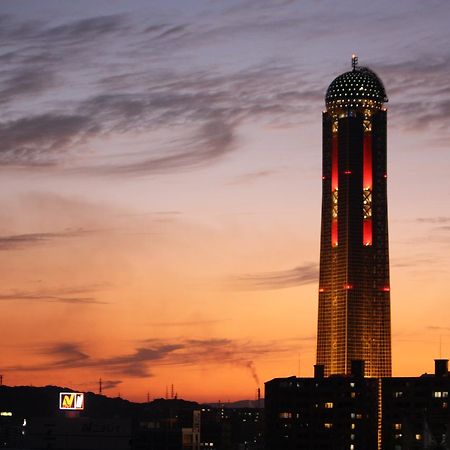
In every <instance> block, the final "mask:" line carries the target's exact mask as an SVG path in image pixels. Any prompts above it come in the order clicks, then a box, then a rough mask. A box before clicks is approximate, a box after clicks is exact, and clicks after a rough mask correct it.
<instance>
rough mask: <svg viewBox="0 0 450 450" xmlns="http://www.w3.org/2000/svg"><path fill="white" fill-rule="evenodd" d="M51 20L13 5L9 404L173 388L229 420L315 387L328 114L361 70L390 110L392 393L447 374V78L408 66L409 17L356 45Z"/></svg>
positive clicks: (0, 91) (419, 62)
mask: <svg viewBox="0 0 450 450" xmlns="http://www.w3.org/2000/svg"><path fill="white" fill-rule="evenodd" d="M43 3H44V4H45V5H46V8H44V10H45V11H46V12H45V11H44V12H42V11H38V10H33V9H31V10H28V11H26V12H25V11H23V10H21V9H20V8H19V7H18V6H17V4H18V3H17V2H9V1H6V2H4V4H2V7H3V8H4V9H5V13H9V14H11V16H10V18H9V20H8V27H6V28H5V36H6V37H5V40H6V41H5V42H6V45H7V46H8V48H9V50H10V53H11V55H10V56H8V58H6V57H5V61H7V63H5V64H7V66H5V67H7V69H6V68H5V69H4V72H2V74H1V77H0V99H1V100H2V102H3V104H4V108H3V117H2V119H1V123H0V138H1V139H0V140H1V142H2V144H0V170H1V178H0V206H1V209H0V219H1V220H0V270H1V273H2V288H1V291H0V306H1V311H2V314H1V316H2V325H1V327H0V342H1V352H0V355H1V356H0V358H1V359H0V373H2V374H3V376H4V383H5V384H7V385H21V384H25V385H28V384H33V385H46V384H55V385H60V386H67V387H72V388H75V389H80V390H93V391H96V390H97V383H98V379H99V378H100V377H101V378H102V379H103V383H104V387H105V391H104V392H105V393H106V394H107V395H111V396H114V395H117V394H118V393H120V395H121V396H123V397H125V398H128V399H132V400H136V401H145V399H146V398H147V393H149V395H150V397H151V398H154V397H161V396H164V394H165V391H166V386H169V387H170V385H171V384H174V386H175V391H176V392H178V395H179V396H180V397H183V398H186V399H192V400H199V401H217V400H219V399H220V400H236V399H243V398H254V397H255V392H256V388H257V386H258V385H260V386H261V387H262V385H263V383H264V381H267V380H269V379H271V378H273V377H282V376H289V375H294V374H295V375H298V374H299V373H300V375H302V376H310V375H312V366H313V364H314V359H315V335H316V318H317V288H318V286H317V276H318V260H319V230H320V198H321V192H320V189H321V172H320V171H321V110H322V108H323V96H324V94H325V90H326V87H327V85H328V84H329V83H330V82H331V81H332V79H333V78H334V77H335V76H337V75H339V74H340V73H342V72H343V71H345V70H348V69H349V58H350V55H351V53H352V52H353V51H357V52H358V53H359V55H360V62H361V63H362V64H364V65H365V64H367V65H368V66H370V67H371V68H373V69H374V70H375V71H376V72H377V73H378V75H379V76H380V78H381V79H382V80H383V81H384V83H385V86H386V90H387V93H388V96H389V99H390V102H389V104H388V107H389V110H388V123H389V142H388V155H389V184H388V189H389V191H388V202H389V234H390V256H391V301H392V324H393V325H392V327H393V328H392V340H393V368H394V375H419V374H421V373H423V372H425V371H428V372H431V371H432V370H433V358H435V357H439V356H442V357H446V356H448V354H449V345H450V336H449V335H450V323H449V321H448V317H447V314H446V311H447V308H448V306H447V305H448V295H447V291H448V287H447V286H448V274H449V269H450V257H449V254H450V252H449V244H450V240H449V230H450V227H449V224H450V217H449V214H448V208H447V204H448V202H447V200H446V193H447V192H448V191H449V181H448V173H449V169H450V167H449V165H450V164H449V158H448V151H447V150H448V148H447V147H448V144H447V143H448V139H447V138H448V128H447V126H446V124H447V122H446V121H448V115H449V112H448V102H449V97H448V87H449V86H450V80H449V76H448V73H450V72H449V70H448V69H449V67H448V65H449V64H450V63H449V61H450V57H449V55H448V53H443V52H444V51H445V52H447V50H438V49H434V50H433V52H434V53H433V52H431V50H429V49H427V47H426V45H425V44H423V46H422V47H421V46H415V47H414V48H412V47H411V45H410V42H409V40H408V38H407V36H406V33H400V31H401V30H402V29H403V30H404V28H402V27H404V26H405V25H404V20H403V17H404V16H405V14H406V10H405V9H404V6H402V5H398V6H396V8H398V11H397V10H396V11H392V14H393V15H392V16H389V17H387V16H386V17H384V19H386V20H387V19H390V22H389V24H390V26H389V28H386V29H385V30H384V31H385V35H384V36H383V38H382V39H381V41H380V40H378V41H377V40H374V39H373V38H374V35H371V33H374V31H370V29H368V28H367V24H369V23H372V22H371V21H373V20H376V21H378V20H380V17H383V16H382V15H383V14H386V13H385V10H383V8H382V5H381V4H380V5H381V6H377V7H375V6H373V7H370V8H368V10H367V11H366V12H367V17H365V18H364V19H361V20H360V21H359V22H357V23H356V24H355V22H354V21H352V17H353V19H354V18H356V16H357V11H356V10H355V9H352V8H350V9H349V10H345V8H344V11H342V12H336V11H334V12H333V14H332V13H330V11H329V10H327V5H328V8H330V5H331V3H330V2H323V3H324V4H325V5H323V4H320V5H318V4H317V5H316V4H315V3H314V2H307V3H305V6H304V9H301V8H299V7H298V5H297V4H296V2H269V1H268V2H263V3H262V4H258V7H256V5H255V4H253V2H249V3H246V4H245V5H244V4H243V2H239V1H236V2H232V3H233V7H230V8H225V7H221V6H217V5H210V4H208V3H207V2H205V3H202V2H198V4H197V6H195V7H194V6H192V7H193V8H194V10H193V11H191V12H188V11H187V9H186V10H185V9H184V7H183V5H181V3H179V2H177V1H173V2H170V4H171V5H170V8H169V7H167V8H166V6H164V5H163V4H162V3H161V5H159V7H158V8H156V9H155V10H152V7H150V6H148V5H147V6H146V8H147V9H145V8H144V9H145V14H144V15H145V17H147V18H148V21H147V22H145V21H142V20H141V19H140V17H139V14H137V13H136V8H137V6H138V3H139V2H130V3H129V4H130V5H133V6H130V7H129V8H130V9H129V10H126V11H123V10H121V9H120V8H125V9H126V6H124V5H122V6H120V5H114V6H109V5H111V4H106V3H103V2H100V1H99V2H91V3H92V5H94V6H92V5H91V6H89V7H86V9H85V10H83V11H81V10H80V9H77V7H75V6H71V7H69V6H65V7H62V6H61V5H60V4H59V5H58V4H57V3H54V2H50V1H49V2H43ZM126 3H128V2H126ZM382 3H383V2H382ZM437 3H439V2H437ZM66 5H67V4H66ZM86 5H87V4H86ZM348 7H349V6H348V5H347V7H346V8H348ZM195 8H198V10H196V9H195ZM440 8H441V10H439V8H438V9H437V10H436V11H431V10H426V11H423V14H422V15H419V16H420V17H421V20H422V22H421V23H415V26H416V30H417V33H418V35H423V36H425V34H426V33H429V35H428V37H426V36H425V37H424V39H425V41H426V39H431V37H432V38H433V39H434V40H435V41H436V42H440V41H441V40H442V41H445V39H446V35H445V33H447V32H446V31H443V30H446V29H447V28H446V27H442V26H439V24H441V21H442V20H444V17H445V14H447V15H448V13H449V9H448V6H447V5H441V6H440ZM50 12H51V13H52V14H49V13H50ZM394 12H395V13H396V14H394ZM44 13H45V14H47V15H44ZM349 15H350V17H348V16H349ZM352 15H353V16H352ZM380 15H381V16H380ZM49 17H53V18H52V19H50V18H49ZM318 17H320V18H321V19H320V20H319V19H318ZM338 20H340V21H341V22H340V23H342V24H344V25H345V24H347V25H349V24H350V23H351V24H352V26H353V28H352V30H353V31H354V32H355V30H356V31H358V30H359V32H360V35H361V36H362V38H361V39H360V40H359V41H358V44H357V45H356V47H357V48H355V38H354V32H350V31H349V32H343V33H342V36H341V38H342V39H341V40H337V41H336V42H334V44H333V45H335V48H334V51H333V52H331V50H330V49H329V48H328V44H327V42H328V43H329V42H330V41H327V42H325V41H324V33H325V37H326V31H324V29H326V28H327V27H324V24H326V23H329V24H334V23H335V22H336V21H338ZM304 21H305V22H306V23H314V24H316V25H317V29H316V28H314V27H312V26H311V27H310V28H309V26H306V25H305V26H303V27H299V26H298V24H299V23H304ZM393 23H394V25H393ZM23 24H27V25H28V28H26V29H25V28H23V27H22V28H20V27H21V25H23ZM149 24H150V25H152V26H154V27H155V28H154V29H150V28H148V27H150V25H149ZM395 24H396V25H395ZM430 24H435V26H434V27H431V28H430ZM144 25H145V26H144ZM177 26H179V27H182V28H178V29H177V28H176V27H177ZM157 27H159V28H157ZM323 27H324V29H323ZM157 30H159V31H157ZM180 30H183V31H180ZM280 30H282V31H280ZM362 30H365V31H364V33H363V31H362ZM367 30H369V31H367ZM397 30H400V31H397ZM152 33H153V34H152ZM155 33H159V34H158V35H155ZM180 33H181V34H180ZM430 33H431V34H430ZM433 33H434V34H433ZM399 34H400V37H399ZM430 36H431V37H430ZM94 38H95V39H94ZM146 39H148V40H146ZM302 39H303V40H305V39H306V40H308V42H309V45H307V46H299V45H297V44H298V42H302ZM94 40H95V42H96V45H97V46H99V47H101V48H102V52H101V53H96V51H97V49H96V48H94V47H93V46H92V42H93V41H94ZM30 42H34V43H35V45H34V46H33V47H29V44H30ZM392 42H394V43H395V44H393V43H392ZM251 43H253V44H252V45H250V44H251ZM296 43H297V44H296ZM388 44H389V46H390V47H391V46H394V50H395V52H394V53H395V55H396V56H392V55H391V54H388V52H387V51H386V49H387V47H388ZM68 48H70V49H72V50H71V51H70V52H69V53H68V50H67V49H68ZM236 48H238V49H240V50H239V51H235V50H234V49H236ZM441 48H443V47H441ZM445 48H447V47H446V46H445ZM130 49H133V51H134V53H133V52H131V53H130ZM425 51H428V52H430V53H429V54H428V56H427V58H426V60H425V61H424V59H423V57H422V55H423V52H425ZM440 52H441V53H440ZM69 55H70V57H69ZM33 56H34V58H32V57H33ZM36 61H39V62H36ZM43 61H46V63H45V64H43ZM426 64H430V65H432V66H433V70H429V71H428V70H426ZM24 74H25V75H24ZM24 80H26V81H24ZM446 89H447V90H446ZM446 105H447V106H446ZM437 112H440V115H439V114H437ZM446 186H447V187H446Z"/></svg>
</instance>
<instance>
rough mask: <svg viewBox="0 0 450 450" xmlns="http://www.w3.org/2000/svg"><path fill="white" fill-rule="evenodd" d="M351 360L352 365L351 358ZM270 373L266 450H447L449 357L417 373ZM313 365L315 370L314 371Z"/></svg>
mask: <svg viewBox="0 0 450 450" xmlns="http://www.w3.org/2000/svg"><path fill="white" fill-rule="evenodd" d="M355 363H357V364H355ZM360 363H362V362H360V361H354V362H353V364H352V365H353V370H352V371H351V373H350V374H347V375H332V376H329V377H324V376H323V373H324V372H323V367H322V366H316V371H315V372H316V373H315V376H314V378H296V377H289V378H275V379H273V380H271V381H268V382H267V383H266V384H265V387H266V391H265V405H266V411H265V415H266V416H265V418H266V428H265V429H266V433H265V441H266V450H320V449H322V450H335V449H336V450H343V449H347V450H446V449H447V450H448V449H450V397H449V395H450V376H449V372H448V360H447V359H438V360H436V361H435V373H434V374H424V375H422V376H420V377H395V378H394V377H390V378H381V379H380V378H379V379H376V378H365V377H363V364H362V365H359V364H360ZM317 369H319V370H317Z"/></svg>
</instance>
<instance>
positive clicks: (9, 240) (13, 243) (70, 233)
mask: <svg viewBox="0 0 450 450" xmlns="http://www.w3.org/2000/svg"><path fill="white" fill-rule="evenodd" d="M94 232H95V231H94V230H85V229H82V228H80V229H77V230H65V231H62V232H54V233H26V234H12V235H7V236H0V251H7V250H22V249H27V248H29V247H30V246H35V245H42V244H48V243H49V242H52V241H55V240H59V239H67V238H77V237H82V236H86V235H89V234H92V233H94Z"/></svg>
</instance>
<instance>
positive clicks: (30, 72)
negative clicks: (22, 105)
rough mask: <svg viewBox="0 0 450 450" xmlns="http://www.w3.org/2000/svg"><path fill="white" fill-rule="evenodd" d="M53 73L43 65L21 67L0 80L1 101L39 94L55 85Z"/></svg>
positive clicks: (5, 101)
mask: <svg viewBox="0 0 450 450" xmlns="http://www.w3.org/2000/svg"><path fill="white" fill-rule="evenodd" d="M53 76H54V75H53V73H52V72H50V71H48V70H46V69H45V68H43V67H37V68H33V69H30V68H28V69H23V70H21V69H19V70H18V71H15V72H14V71H13V72H12V73H11V74H10V76H7V77H6V79H5V80H4V81H2V82H0V103H7V102H9V101H11V100H15V99H17V98H20V97H24V96H27V95H32V94H37V93H40V92H42V91H44V90H45V89H49V88H50V87H51V86H52V85H53Z"/></svg>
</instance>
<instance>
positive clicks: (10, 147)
mask: <svg viewBox="0 0 450 450" xmlns="http://www.w3.org/2000/svg"><path fill="white" fill-rule="evenodd" d="M99 131H100V128H99V126H98V125H97V124H95V123H93V122H92V121H91V120H90V119H88V118H87V117H85V116H80V115H57V114H56V113H55V114H42V115H39V116H32V117H25V118H22V119H17V120H12V121H9V122H3V123H0V163H1V164H3V165H16V164H19V165H48V164H53V163H54V162H55V161H58V160H60V159H64V158H65V157H66V154H65V151H66V149H67V147H71V146H73V145H76V144H79V143H83V142H85V141H86V139H87V138H88V137H89V136H93V135H94V134H96V133H98V132H99Z"/></svg>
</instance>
